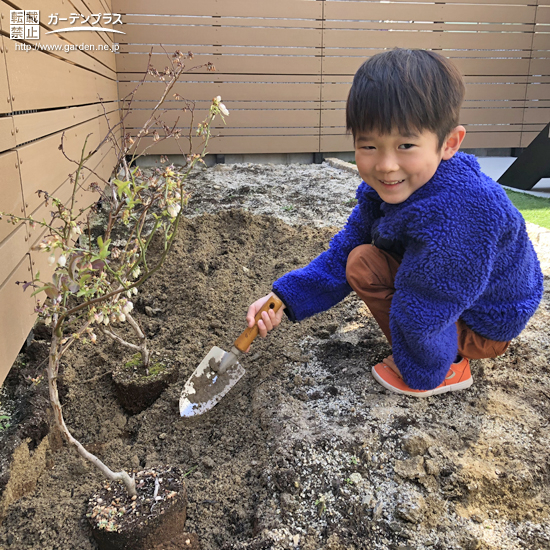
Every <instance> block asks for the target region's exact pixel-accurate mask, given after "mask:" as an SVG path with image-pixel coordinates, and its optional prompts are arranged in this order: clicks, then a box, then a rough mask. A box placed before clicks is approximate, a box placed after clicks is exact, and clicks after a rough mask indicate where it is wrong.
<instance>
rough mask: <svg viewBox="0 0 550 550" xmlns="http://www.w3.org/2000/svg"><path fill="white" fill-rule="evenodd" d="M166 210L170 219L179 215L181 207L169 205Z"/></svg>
mask: <svg viewBox="0 0 550 550" xmlns="http://www.w3.org/2000/svg"><path fill="white" fill-rule="evenodd" d="M167 210H168V214H170V216H171V217H172V218H175V217H176V216H177V215H178V214H179V211H180V210H181V206H180V205H179V204H171V205H170V206H169V207H168V208H167Z"/></svg>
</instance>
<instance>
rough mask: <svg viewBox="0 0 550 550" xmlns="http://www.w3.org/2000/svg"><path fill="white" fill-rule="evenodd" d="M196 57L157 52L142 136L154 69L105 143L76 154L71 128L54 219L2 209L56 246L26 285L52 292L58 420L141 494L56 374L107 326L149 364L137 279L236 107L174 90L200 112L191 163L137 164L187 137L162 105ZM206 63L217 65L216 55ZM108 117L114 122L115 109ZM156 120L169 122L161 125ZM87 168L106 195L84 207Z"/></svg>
mask: <svg viewBox="0 0 550 550" xmlns="http://www.w3.org/2000/svg"><path fill="white" fill-rule="evenodd" d="M189 58H192V54H190V53H189V54H187V55H184V54H182V53H181V52H176V53H175V54H174V55H173V56H172V57H171V58H170V67H167V68H166V69H165V70H164V71H163V72H162V73H159V72H158V71H157V70H155V69H154V68H152V67H151V54H150V55H149V66H148V71H147V73H148V74H149V75H152V76H155V77H157V78H159V79H160V80H161V81H162V82H164V83H165V86H164V90H163V93H162V95H161V98H160V99H159V101H158V103H157V104H156V105H155V107H154V108H153V110H152V112H151V114H150V116H149V118H148V120H147V121H146V122H145V124H144V125H143V126H142V128H141V129H140V130H139V131H138V132H137V136H136V138H135V139H134V138H132V137H131V136H130V133H128V132H126V128H125V120H126V118H127V116H128V114H129V113H130V112H131V106H132V102H133V100H134V97H135V94H136V92H137V90H138V88H139V87H140V86H141V85H143V83H144V82H145V78H146V76H147V75H145V77H144V78H143V80H142V81H141V82H140V83H139V84H138V86H137V87H136V89H135V90H134V91H133V92H132V93H131V94H130V95H129V96H128V97H127V98H124V100H123V111H122V113H121V119H120V122H119V123H117V124H115V125H113V126H110V125H109V131H108V133H107V135H106V137H105V138H104V139H103V140H102V141H101V143H100V145H99V146H98V147H96V148H94V149H93V150H91V151H88V150H87V149H88V141H89V137H90V136H88V137H87V138H86V140H85V142H84V145H83V147H82V151H81V155H80V158H79V159H71V158H69V157H68V155H67V153H66V148H65V144H64V139H65V138H64V135H63V136H62V139H61V146H60V149H61V151H62V152H63V154H64V155H65V157H66V158H68V159H69V160H71V161H72V162H74V163H75V164H76V171H75V173H74V174H73V175H72V176H71V179H70V182H71V185H72V193H71V197H70V199H69V201H68V202H67V203H66V204H64V203H63V202H62V201H60V200H59V199H57V198H55V197H52V196H51V195H50V194H49V193H47V192H46V191H38V194H39V196H41V197H42V199H43V200H44V202H45V204H46V205H47V206H50V207H51V208H52V212H51V218H50V219H49V220H42V221H39V220H37V219H33V217H32V216H28V217H21V216H16V215H13V214H6V213H0V218H1V217H2V215H3V216H7V217H8V218H9V221H10V222H11V223H13V224H18V223H20V222H28V223H29V224H30V225H31V227H35V226H39V227H40V228H42V229H43V230H45V234H44V237H43V238H42V239H41V241H40V242H39V244H38V245H37V246H36V247H35V248H36V249H38V250H40V251H43V252H44V253H46V254H48V255H49V257H48V263H49V264H50V265H51V266H54V267H55V271H54V273H53V276H52V277H51V279H50V280H48V279H47V277H42V276H41V275H40V273H37V274H36V276H35V277H34V279H33V280H32V281H24V282H21V283H18V284H22V285H23V288H24V289H27V288H28V287H32V288H34V294H40V296H42V295H44V296H45V298H43V299H42V298H41V301H39V302H38V305H37V307H36V311H37V313H38V315H39V317H40V318H42V319H43V321H44V322H45V324H46V325H48V326H51V329H52V338H51V345H50V352H49V361H48V366H47V369H46V370H47V375H48V386H49V394H50V401H51V404H52V408H53V411H54V417H55V421H56V424H57V426H58V428H59V429H60V431H61V432H62V433H63V435H64V436H65V438H66V439H67V441H68V442H69V443H70V444H71V445H73V446H74V447H76V449H77V451H78V452H79V454H80V455H81V456H83V457H84V458H86V459H87V460H89V461H91V462H92V463H93V464H95V465H96V466H97V467H98V468H99V469H100V470H101V471H102V472H103V473H104V474H105V475H106V476H107V478H108V479H110V480H112V481H116V480H120V481H122V482H123V483H124V485H125V486H126V489H127V491H128V493H129V494H130V495H131V496H133V495H135V494H136V487H135V482H134V480H133V478H131V477H130V476H129V475H128V474H127V473H126V472H124V471H121V472H113V471H111V470H110V469H109V468H108V467H107V466H106V465H105V464H103V462H101V460H99V458H97V457H96V456H95V455H93V454H92V453H90V452H89V451H87V450H86V449H85V448H84V447H83V446H82V444H81V443H80V442H79V441H77V440H76V439H75V438H74V437H73V436H72V435H71V433H70V431H69V429H68V428H67V426H66V424H65V421H64V418H63V411H62V407H61V404H60V401H59V394H58V390H57V376H58V372H59V366H60V362H61V359H62V357H63V356H64V355H65V354H66V352H67V350H68V349H69V348H70V347H71V346H72V345H73V344H74V342H76V341H80V342H83V343H90V344H95V343H96V341H97V338H98V335H105V336H107V337H109V338H111V339H112V340H114V341H115V342H117V343H119V344H121V345H122V346H124V347H126V348H129V349H131V350H133V351H134V352H137V353H139V355H140V357H141V362H142V364H143V366H144V367H145V369H146V371H147V373H148V370H147V369H148V368H149V365H150V361H151V353H150V350H149V347H148V345H147V339H146V337H145V334H144V332H143V330H142V329H141V327H140V325H139V323H138V322H137V320H136V319H135V318H134V317H133V315H132V310H133V302H132V299H133V298H134V296H135V295H136V294H137V292H138V288H139V287H140V286H141V285H142V284H143V283H144V282H145V281H146V280H147V279H149V277H151V276H152V275H153V274H154V273H155V272H156V271H158V270H159V269H160V268H161V267H162V265H163V263H164V261H165V260H166V257H167V255H168V253H169V252H170V249H171V248H172V245H173V243H174V239H175V237H176V232H177V229H178V226H179V223H180V219H181V216H182V213H183V209H184V207H185V206H186V204H187V200H188V194H187V193H186V191H185V189H184V182H185V180H186V178H187V177H188V175H189V173H190V172H191V170H193V168H194V166H195V164H196V163H197V162H202V163H204V156H205V155H206V153H207V150H206V148H207V145H208V142H209V139H210V137H211V128H212V124H213V121H214V119H215V118H216V117H217V116H220V117H221V118H222V120H223V121H224V122H225V119H224V118H223V117H224V115H227V114H229V113H228V111H227V109H226V107H225V106H224V104H223V103H222V102H221V98H220V97H219V96H218V97H215V98H214V99H213V100H212V104H211V105H210V109H209V112H208V114H207V116H206V118H205V119H204V120H203V121H201V122H200V123H199V124H198V126H197V127H195V126H194V123H193V116H194V112H195V105H194V103H193V102H192V101H189V100H185V99H183V98H181V97H180V96H179V95H177V94H174V97H175V98H176V100H179V101H182V102H183V103H182V105H183V107H182V111H189V112H190V113H191V129H190V132H189V135H188V136H187V140H188V141H189V149H188V152H186V153H184V152H183V150H182V148H181V147H179V144H178V147H179V148H180V151H181V152H182V154H184V156H185V158H186V164H185V166H184V167H183V169H181V170H176V168H175V167H174V166H172V165H167V163H166V159H163V164H164V167H163V168H162V169H157V170H156V171H155V172H154V173H153V174H152V175H151V176H149V177H146V176H145V175H144V174H143V173H142V171H141V170H140V168H138V167H137V166H136V165H135V161H136V160H137V159H138V158H139V157H140V156H141V155H143V154H145V153H146V152H147V151H148V149H150V147H151V146H153V145H155V144H156V143H158V142H160V141H163V140H166V139H174V140H176V142H178V140H179V139H180V138H181V134H180V130H178V129H177V128H176V126H177V121H176V124H174V125H173V127H169V126H167V125H165V124H163V123H162V120H161V117H160V114H159V112H160V111H159V110H160V108H161V106H162V105H163V103H164V102H165V100H166V98H167V97H168V95H169V93H170V91H171V90H172V88H173V86H174V84H175V83H176V82H177V81H178V79H179V78H180V76H181V75H182V74H183V73H184V72H187V71H189V70H196V69H198V68H199V67H193V68H191V69H186V68H185V61H186V60H187V59H189ZM201 67H204V65H201ZM206 68H207V70H214V67H213V65H212V64H210V63H208V64H207V65H206ZM105 116H106V115H105ZM107 122H108V124H109V121H108V119H107ZM157 128H160V131H159V129H157ZM118 135H120V136H122V137H121V139H118V138H117V136H118ZM146 136H150V137H152V140H151V143H150V144H149V145H143V146H141V145H142V142H143V140H144V138H145V137H146ZM196 138H200V139H201V145H200V150H199V151H198V152H195V153H193V143H192V142H193V139H196ZM178 143H179V142H178ZM103 144H110V146H111V147H113V148H115V150H116V154H117V159H118V162H117V170H116V173H117V177H115V178H112V179H111V180H109V181H105V180H103V179H102V178H101V177H99V176H98V175H97V174H96V173H95V172H94V171H93V170H91V169H90V168H89V167H88V164H87V163H88V161H89V160H90V158H91V157H92V156H93V155H94V154H96V153H97V151H98V150H99V149H100V147H101V146H102V145H103ZM86 172H90V173H91V174H92V175H93V176H95V177H96V178H97V180H99V181H94V182H93V183H92V184H91V185H90V186H89V189H91V190H93V191H95V192H96V193H97V194H98V199H99V202H98V201H96V202H94V203H93V204H92V205H91V206H89V207H86V208H80V207H77V197H78V193H79V192H80V191H81V190H82V189H83V183H82V180H83V178H84V174H86ZM99 204H101V209H104V210H106V212H107V222H106V224H105V227H104V229H103V235H102V236H98V237H97V238H96V239H94V238H93V235H92V223H93V220H94V216H95V217H97V216H96V214H97V212H98V210H99V208H100V207H99ZM114 234H117V235H122V237H123V240H122V242H123V243H124V242H125V244H114V243H113V235H114ZM154 239H155V240H156V241H157V242H158V241H160V243H161V247H160V253H159V252H158V251H157V252H156V253H155V254H153V253H152V251H151V244H152V242H153V240H154ZM123 323H127V324H128V325H129V326H130V327H131V329H132V331H133V332H134V334H135V336H136V339H137V341H138V343H134V342H132V341H129V340H128V339H127V337H125V336H122V335H121V334H120V331H119V327H120V326H121V325H122V324H123Z"/></svg>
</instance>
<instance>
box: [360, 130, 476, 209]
mask: <svg viewBox="0 0 550 550" xmlns="http://www.w3.org/2000/svg"><path fill="white" fill-rule="evenodd" d="M464 133H465V131H464V128H463V127H462V126H457V127H456V128H455V129H454V130H453V131H452V132H451V133H450V134H449V136H448V137H447V139H446V140H445V143H444V144H443V146H442V147H438V138H437V135H436V134H435V133H434V132H430V131H429V130H423V131H421V132H415V133H413V134H411V135H403V134H401V133H399V132H398V131H395V130H394V131H393V132H392V133H391V134H378V133H376V132H370V133H368V134H367V133H360V134H358V135H357V136H356V137H355V162H356V163H357V168H358V170H359V174H360V176H361V178H362V179H363V181H365V182H366V183H367V184H368V185H369V186H370V187H372V188H373V189H374V190H375V191H376V192H377V193H378V195H379V196H380V198H381V199H382V200H383V201H384V202H387V203H389V204H399V203H401V202H403V201H405V200H407V199H408V198H409V197H410V196H411V195H412V194H413V193H414V192H415V191H416V190H417V189H420V187H422V186H423V185H424V184H425V183H427V182H428V181H429V180H430V179H431V178H432V176H433V175H434V174H435V172H436V170H437V168H438V166H439V163H440V162H441V161H442V160H448V159H450V158H451V157H452V156H453V155H454V154H455V153H456V151H457V150H458V148H459V147H460V143H461V142H462V139H463V138H464Z"/></svg>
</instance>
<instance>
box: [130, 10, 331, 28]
mask: <svg viewBox="0 0 550 550" xmlns="http://www.w3.org/2000/svg"><path fill="white" fill-rule="evenodd" d="M124 23H125V24H127V25H149V26H155V25H178V26H180V28H184V27H189V28H191V27H201V28H203V29H204V30H205V31H207V30H208V29H209V28H211V27H220V26H221V27H224V28H228V27H236V28H246V27H259V28H269V27H279V28H284V29H291V28H300V29H321V28H322V27H323V21H322V20H320V19H293V18H292V19H291V18H290V17H285V18H281V19H275V18H273V19H267V18H256V17H235V16H227V17H214V16H210V17H205V16H202V17H190V16H185V15H181V16H177V15H166V16H159V15H156V14H149V15H125V16H124Z"/></svg>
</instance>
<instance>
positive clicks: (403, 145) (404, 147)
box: [399, 143, 414, 149]
mask: <svg viewBox="0 0 550 550" xmlns="http://www.w3.org/2000/svg"><path fill="white" fill-rule="evenodd" d="M411 147H414V143H403V144H402V145H400V146H399V149H410V148H411Z"/></svg>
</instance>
